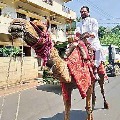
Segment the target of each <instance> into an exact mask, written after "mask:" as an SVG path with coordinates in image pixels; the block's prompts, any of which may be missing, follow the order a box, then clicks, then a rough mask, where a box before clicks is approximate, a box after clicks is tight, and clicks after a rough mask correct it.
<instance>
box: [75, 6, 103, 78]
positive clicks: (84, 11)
mask: <svg viewBox="0 0 120 120" xmlns="http://www.w3.org/2000/svg"><path fill="white" fill-rule="evenodd" d="M80 14H81V18H82V20H81V22H80V23H79V24H78V25H77V27H76V31H75V32H76V33H80V34H84V33H89V34H88V36H87V41H88V42H89V43H90V44H91V47H92V49H93V50H94V51H95V63H94V64H95V77H96V79H99V76H98V73H97V68H98V67H99V65H100V64H101V62H102V61H103V60H104V57H103V54H102V47H101V44H100V41H99V38H98V22H97V20H96V19H95V18H92V17H90V11H89V8H88V7H87V6H83V7H82V8H81V9H80Z"/></svg>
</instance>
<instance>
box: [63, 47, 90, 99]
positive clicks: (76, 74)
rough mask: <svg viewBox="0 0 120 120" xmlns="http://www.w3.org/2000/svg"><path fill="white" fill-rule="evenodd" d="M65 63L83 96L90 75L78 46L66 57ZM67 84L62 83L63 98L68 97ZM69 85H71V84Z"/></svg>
mask: <svg viewBox="0 0 120 120" xmlns="http://www.w3.org/2000/svg"><path fill="white" fill-rule="evenodd" d="M67 64H68V68H69V70H70V74H71V76H72V77H73V79H74V82H75V84H76V86H77V88H78V89H79V92H80V94H81V97H82V98H85V97H86V92H87V90H88V87H89V86H90V85H91V77H90V71H89V67H88V64H87V63H86V62H84V60H83V58H82V56H81V53H80V49H79V47H76V48H75V49H74V50H73V52H72V53H71V55H70V56H69V57H68V58H67ZM71 84H72V83H71ZM69 85H70V84H69ZM67 86H68V84H66V83H62V92H63V96H64V97H65V99H69V97H70V95H69V94H70V91H69V90H70V88H69V89H67V88H66V87H67ZM70 86H71V87H73V86H72V85H70ZM70 86H69V87H70Z"/></svg>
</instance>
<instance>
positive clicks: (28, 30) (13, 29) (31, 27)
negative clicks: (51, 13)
mask: <svg viewBox="0 0 120 120" xmlns="http://www.w3.org/2000/svg"><path fill="white" fill-rule="evenodd" d="M48 27H49V20H47V22H46V24H44V23H43V22H41V21H38V20H34V21H33V22H29V21H27V20H24V19H21V18H17V19H14V20H13V21H12V22H11V23H10V26H9V33H11V35H12V37H13V39H14V38H22V39H23V40H24V41H25V42H26V43H27V44H28V45H29V46H33V45H34V44H36V42H37V41H38V39H39V38H40V37H41V34H40V33H42V32H46V31H47V30H48Z"/></svg>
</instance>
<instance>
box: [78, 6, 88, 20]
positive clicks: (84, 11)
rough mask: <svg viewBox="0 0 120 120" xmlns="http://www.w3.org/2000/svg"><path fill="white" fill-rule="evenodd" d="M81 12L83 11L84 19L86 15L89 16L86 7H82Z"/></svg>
mask: <svg viewBox="0 0 120 120" xmlns="http://www.w3.org/2000/svg"><path fill="white" fill-rule="evenodd" d="M80 13H81V17H82V19H84V18H86V17H88V16H89V12H88V11H87V9H86V8H82V9H81V10H80Z"/></svg>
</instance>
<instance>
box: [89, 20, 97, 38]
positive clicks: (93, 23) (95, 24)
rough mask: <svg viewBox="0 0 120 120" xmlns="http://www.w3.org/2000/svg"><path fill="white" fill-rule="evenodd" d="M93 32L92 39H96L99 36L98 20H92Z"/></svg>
mask: <svg viewBox="0 0 120 120" xmlns="http://www.w3.org/2000/svg"><path fill="white" fill-rule="evenodd" d="M91 22H92V31H91V33H90V37H91V38H95V37H97V36H98V22H97V20H96V19H94V18H92V20H91Z"/></svg>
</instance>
